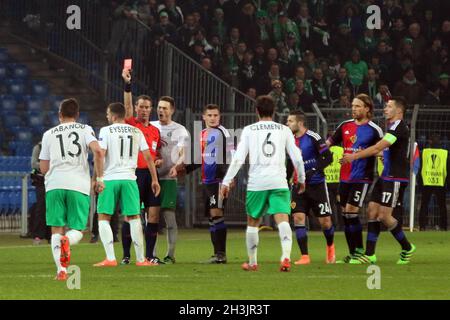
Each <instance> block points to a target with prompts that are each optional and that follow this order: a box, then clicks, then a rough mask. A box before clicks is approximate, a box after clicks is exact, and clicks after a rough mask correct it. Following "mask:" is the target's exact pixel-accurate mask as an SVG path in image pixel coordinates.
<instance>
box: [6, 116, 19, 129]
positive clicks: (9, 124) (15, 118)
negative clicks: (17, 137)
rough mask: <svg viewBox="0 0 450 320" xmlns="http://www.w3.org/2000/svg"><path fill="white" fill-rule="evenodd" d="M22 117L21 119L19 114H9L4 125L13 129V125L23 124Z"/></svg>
mask: <svg viewBox="0 0 450 320" xmlns="http://www.w3.org/2000/svg"><path fill="white" fill-rule="evenodd" d="M22 123H23V122H22V119H20V117H19V116H17V115H15V114H10V115H8V119H7V121H5V122H4V126H5V127H6V128H7V129H9V130H11V129H12V128H13V127H17V126H21V125H22Z"/></svg>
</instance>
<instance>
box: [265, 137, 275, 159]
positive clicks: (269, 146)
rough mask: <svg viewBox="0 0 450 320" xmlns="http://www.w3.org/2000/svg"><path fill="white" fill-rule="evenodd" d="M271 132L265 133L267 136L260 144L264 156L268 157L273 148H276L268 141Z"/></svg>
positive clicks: (270, 155) (271, 154)
mask: <svg viewBox="0 0 450 320" xmlns="http://www.w3.org/2000/svg"><path fill="white" fill-rule="evenodd" d="M271 134H272V133H271V132H269V133H268V134H267V137H266V139H265V140H264V143H263V145H262V152H263V154H264V156H266V157H268V158H270V157H272V156H273V155H274V154H275V149H276V148H275V145H274V144H273V142H272V141H269V139H270V135H271Z"/></svg>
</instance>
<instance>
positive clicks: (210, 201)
mask: <svg viewBox="0 0 450 320" xmlns="http://www.w3.org/2000/svg"><path fill="white" fill-rule="evenodd" d="M221 185H222V184H221V183H212V184H204V185H203V192H204V197H205V198H204V199H205V215H206V216H209V210H210V209H222V210H223V209H225V204H226V202H227V199H220V197H219V195H220V186H221Z"/></svg>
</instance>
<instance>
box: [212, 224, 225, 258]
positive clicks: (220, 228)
mask: <svg viewBox="0 0 450 320" xmlns="http://www.w3.org/2000/svg"><path fill="white" fill-rule="evenodd" d="M212 220H213V224H214V229H215V233H216V241H217V253H219V252H220V253H223V254H225V253H226V250H227V249H226V247H227V225H226V224H225V218H224V217H213V218H212Z"/></svg>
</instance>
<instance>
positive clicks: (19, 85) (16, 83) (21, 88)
mask: <svg viewBox="0 0 450 320" xmlns="http://www.w3.org/2000/svg"><path fill="white" fill-rule="evenodd" d="M6 86H7V88H8V93H9V94H11V95H13V96H14V97H16V99H17V98H19V99H20V98H21V97H22V96H23V95H24V94H25V93H26V86H25V82H24V81H23V80H21V79H9V80H6Z"/></svg>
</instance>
